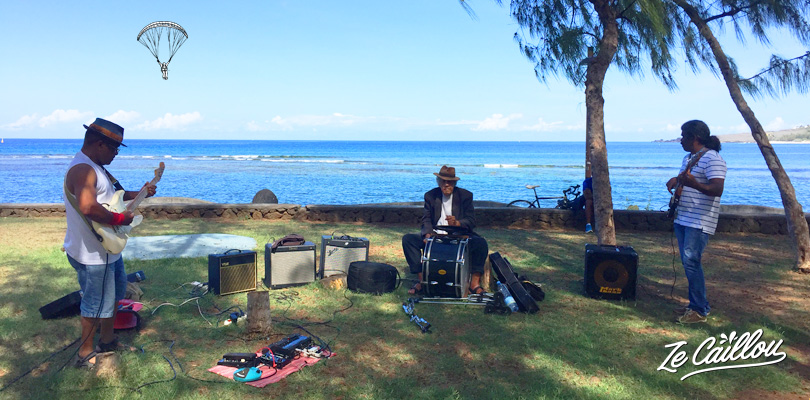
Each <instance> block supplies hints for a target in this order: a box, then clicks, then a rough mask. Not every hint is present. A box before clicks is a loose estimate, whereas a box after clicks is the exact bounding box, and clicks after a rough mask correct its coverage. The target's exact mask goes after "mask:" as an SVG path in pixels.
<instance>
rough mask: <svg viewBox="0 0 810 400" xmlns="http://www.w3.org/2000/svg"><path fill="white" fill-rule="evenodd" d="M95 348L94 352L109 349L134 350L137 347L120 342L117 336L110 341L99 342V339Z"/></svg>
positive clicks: (102, 351)
mask: <svg viewBox="0 0 810 400" xmlns="http://www.w3.org/2000/svg"><path fill="white" fill-rule="evenodd" d="M95 350H96V353H108V352H111V351H135V350H137V349H135V348H134V347H132V346H127V345H125V344H121V343H120V342H118V338H115V339H113V341H112V342H110V343H101V341H100V340H99V342H98V344H97V345H96V349H95Z"/></svg>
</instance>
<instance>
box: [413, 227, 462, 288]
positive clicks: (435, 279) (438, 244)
mask: <svg viewBox="0 0 810 400" xmlns="http://www.w3.org/2000/svg"><path fill="white" fill-rule="evenodd" d="M467 242H468V240H467V239H466V238H449V237H430V238H428V239H427V243H425V251H424V255H423V256H422V279H423V281H422V289H423V290H424V292H425V294H426V295H427V296H431V297H457V298H461V297H467V290H468V289H469V287H470V265H469V262H470V261H469V259H470V257H469V255H470V251H469V249H468V248H467Z"/></svg>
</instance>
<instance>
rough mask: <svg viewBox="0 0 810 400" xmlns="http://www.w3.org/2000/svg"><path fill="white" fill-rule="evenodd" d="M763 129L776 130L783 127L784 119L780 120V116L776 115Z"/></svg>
mask: <svg viewBox="0 0 810 400" xmlns="http://www.w3.org/2000/svg"><path fill="white" fill-rule="evenodd" d="M764 128H765V131H767V132H771V131H778V130H782V129H785V121H783V120H782V117H776V118H774V120H773V121H771V122H768V123H767V124H766V125H765V126H764Z"/></svg>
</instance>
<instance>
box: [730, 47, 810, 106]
mask: <svg viewBox="0 0 810 400" xmlns="http://www.w3.org/2000/svg"><path fill="white" fill-rule="evenodd" d="M737 83H738V84H739V85H740V88H742V89H744V90H745V91H747V92H748V93H751V94H752V95H753V96H755V97H761V96H762V95H763V93H764V94H768V95H770V96H771V97H777V96H779V95H781V94H787V93H789V92H790V91H791V90H795V91H796V92H798V93H807V91H808V89H810V51H808V52H806V53H805V54H804V55H801V56H798V57H794V58H791V59H789V60H785V59H783V58H781V57H779V56H777V55H773V56H771V62H770V65H769V66H768V68H766V69H764V70H762V71H761V72H759V73H758V74H756V75H754V76H752V77H751V78H748V79H738V80H737Z"/></svg>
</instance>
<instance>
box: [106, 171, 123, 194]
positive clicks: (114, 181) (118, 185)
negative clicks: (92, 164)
mask: <svg viewBox="0 0 810 400" xmlns="http://www.w3.org/2000/svg"><path fill="white" fill-rule="evenodd" d="M100 167H101V166H100ZM101 169H103V170H104V173H105V174H107V177H108V178H110V182H111V183H112V185H113V187H114V188H115V190H123V191H125V192H126V189H124V187H123V186H121V183H120V182H118V179H115V177H114V176H112V174H111V173H110V171H107V168H104V167H101Z"/></svg>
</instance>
